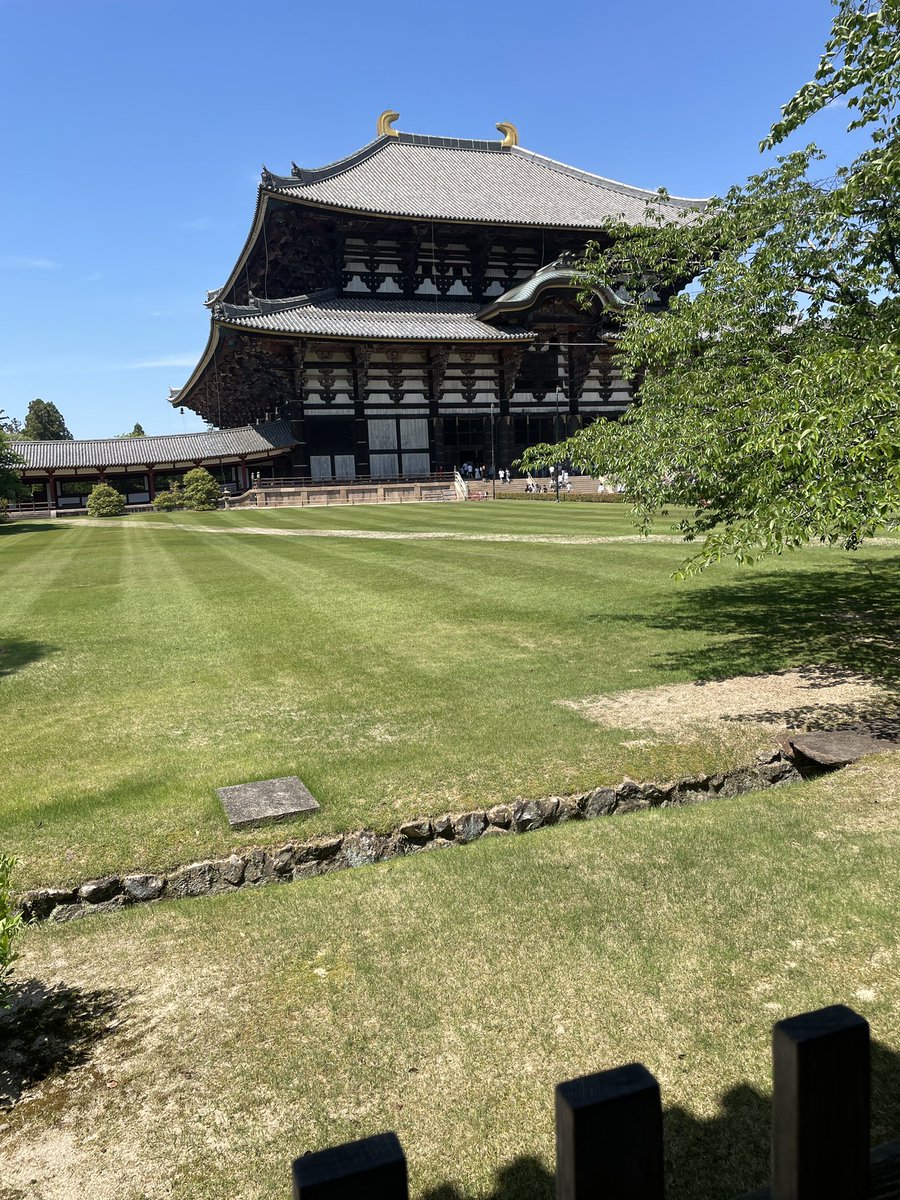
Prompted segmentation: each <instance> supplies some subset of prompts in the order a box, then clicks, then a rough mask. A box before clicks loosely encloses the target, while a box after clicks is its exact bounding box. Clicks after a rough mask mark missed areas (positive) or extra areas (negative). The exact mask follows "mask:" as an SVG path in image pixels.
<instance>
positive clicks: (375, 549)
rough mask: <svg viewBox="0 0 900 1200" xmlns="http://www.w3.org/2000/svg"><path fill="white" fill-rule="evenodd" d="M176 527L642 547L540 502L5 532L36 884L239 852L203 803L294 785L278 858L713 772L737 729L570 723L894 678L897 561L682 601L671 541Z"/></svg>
mask: <svg viewBox="0 0 900 1200" xmlns="http://www.w3.org/2000/svg"><path fill="white" fill-rule="evenodd" d="M179 525H186V526H189V527H192V526H198V527H210V528H215V529H218V530H233V531H238V530H240V529H241V528H246V527H248V526H258V527H263V528H266V529H269V530H272V531H279V530H281V531H287V532H289V531H290V530H291V529H295V530H304V529H305V530H313V531H315V530H318V531H323V532H325V531H331V532H334V531H339V530H348V531H352V530H356V531H367V530H368V531H379V530H381V531H385V532H403V531H406V532H416V531H420V532H448V533H458V534H467V535H485V534H516V535H525V534H530V535H541V536H545V535H563V536H576V537H583V536H618V535H622V534H628V533H630V532H631V527H630V525H629V523H628V518H627V514H626V512H625V511H624V509H622V508H620V507H619V506H617V505H616V506H606V505H603V506H601V505H583V506H579V505H574V504H571V505H560V506H558V507H557V506H556V505H551V504H536V503H534V504H529V503H526V502H523V503H521V504H511V503H508V504H496V505H490V504H481V505H476V504H472V505H421V504H420V505H404V506H380V507H377V506H373V507H365V508H364V507H358V508H333V509H317V510H308V509H307V510H296V509H293V510H287V509H281V510H273V511H268V512H238V513H201V514H176V515H175V516H166V515H150V516H147V517H143V516H141V517H135V518H130V519H128V520H127V521H126V522H124V523H122V524H120V525H111V526H108V527H99V526H95V525H89V524H86V523H83V522H79V521H59V522H54V523H44V524H34V525H19V524H15V525H10V526H6V527H4V528H3V529H2V530H0V579H2V588H0V646H2V653H0V711H2V716H3V720H4V728H5V738H4V742H5V751H4V769H3V771H2V773H0V825H2V829H3V846H4V849H7V850H11V851H12V852H13V853H15V854H16V855H18V856H19V857H20V859H21V861H22V865H21V868H20V873H19V882H20V884H21V886H28V885H30V884H32V883H37V882H41V883H54V882H63V881H69V880H80V879H84V878H85V877H89V876H90V875H93V874H99V873H102V872H105V871H120V870H128V869H140V868H157V869H162V868H165V867H167V866H171V865H174V864H177V863H179V862H185V861H188V860H190V859H192V858H194V857H197V856H202V855H206V854H218V853H221V852H223V851H226V852H227V850H229V849H230V848H231V847H233V846H235V845H236V844H237V841H236V838H235V835H234V834H232V833H230V831H229V830H228V828H227V825H226V823H225V821H224V818H223V816H222V814H221V811H220V809H219V807H218V802H217V799H216V796H215V793H214V789H215V787H217V786H221V785H223V784H231V783H238V782H242V781H244V780H250V779H260V778H267V777H271V776H278V775H286V774H299V775H300V777H301V778H303V779H304V780H305V781H306V783H307V784H308V785H309V786H310V787H311V789H312V790H313V792H314V793H315V794H316V795H317V796H318V797H319V799H320V800H321V802H322V811H321V813H319V814H317V815H316V816H315V817H314V818H311V819H309V820H307V821H305V822H304V823H303V824H302V825H297V826H285V827H283V829H282V831H280V832H283V833H284V834H285V835H290V834H293V833H296V832H297V831H298V830H300V829H302V830H304V831H309V832H312V831H318V830H342V829H348V828H356V827H360V826H365V825H369V826H373V827H376V828H384V827H389V826H391V825H393V824H395V823H396V822H397V820H398V819H400V818H404V817H409V816H413V815H415V814H416V813H417V812H420V811H421V812H431V813H434V812H442V811H445V810H447V809H459V808H464V807H468V806H471V805H472V804H476V803H477V804H478V805H484V804H487V803H490V802H495V801H497V800H500V799H508V798H511V797H513V796H516V795H540V794H545V793H547V792H551V791H559V790H565V789H570V790H577V789H580V788H583V787H587V786H592V785H596V784H599V783H603V782H609V781H613V780H616V781H618V780H620V779H621V778H622V777H623V776H624V775H626V774H627V775H632V776H635V777H637V778H648V777H653V776H661V777H669V776H672V775H677V774H685V773H689V772H691V771H694V770H698V769H709V768H714V767H719V766H722V765H724V764H725V763H726V762H727V761H733V760H735V759H737V758H740V757H741V756H742V755H744V754H745V753H746V752H747V749H748V748H747V746H746V745H745V744H744V742H743V741H742V736H741V734H740V731H739V730H736V731H735V733H734V736H733V737H732V738H730V739H729V740H728V741H727V742H724V743H723V742H722V740H721V739H720V738H714V737H712V736H710V737H708V738H706V739H703V740H700V741H696V742H692V743H686V744H682V743H679V742H675V741H672V742H669V743H665V742H663V743H660V744H657V745H654V746H652V747H647V746H642V745H634V744H629V743H633V742H634V741H635V738H634V735H633V732H632V731H629V730H627V729H615V730H610V729H603V728H600V727H598V726H596V725H593V724H591V723H589V722H588V721H586V720H585V719H583V718H582V717H580V716H578V715H576V714H575V713H574V712H572V711H570V710H567V709H565V708H563V707H560V706H559V704H558V703H556V701H559V700H561V699H567V698H569V699H571V698H579V697H583V696H586V695H590V694H595V693H607V692H616V691H620V690H622V689H626V688H635V687H645V686H647V687H649V686H655V685H658V684H665V683H669V682H673V681H678V680H692V679H709V678H715V677H721V676H729V675H734V674H739V673H746V672H758V671H768V670H773V669H778V668H781V667H785V666H789V665H795V664H804V663H817V662H823V663H839V664H844V665H850V666H853V667H856V668H861V669H863V670H866V671H869V672H870V673H872V674H873V675H878V676H881V677H885V676H887V677H891V676H892V674H893V673H895V672H896V669H897V664H896V659H897V655H896V651H895V649H894V646H895V644H896V633H897V614H898V608H900V606H898V578H900V573H898V570H897V567H898V565H900V556H898V554H897V551H896V550H895V549H893V548H891V547H876V548H873V549H870V550H866V551H863V552H861V553H859V554H857V555H854V556H848V555H844V554H841V553H840V552H836V551H826V550H814V551H810V552H807V553H805V554H803V555H795V556H791V557H789V558H787V559H785V560H783V561H780V562H776V563H773V564H771V565H764V566H763V567H761V568H759V569H756V570H753V571H749V570H745V571H737V570H736V569H734V568H731V567H723V568H721V569H717V570H715V571H713V572H710V573H709V574H707V575H706V576H704V577H703V578H701V579H695V580H689V581H687V582H685V583H673V581H672V579H671V574H672V572H673V571H674V570H675V568H676V567H677V565H678V563H679V562H680V561H681V559H682V557H683V555H684V550H685V548H684V547H683V546H680V545H678V544H663V543H650V544H634V543H632V542H611V543H607V544H595V545H590V544H553V543H552V542H550V543H548V542H546V541H544V542H527V541H511V542H503V541H479V540H475V538H474V536H473V540H465V539H461V540H451V541H446V540H444V541H442V540H406V541H404V540H400V541H391V540H378V539H373V538H351V537H346V538H344V537H340V536H337V537H309V536H296V537H292V536H262V535H256V534H252V533H245V534H239V533H238V532H233V533H230V534H229V533H226V532H223V533H206V532H204V531H203V529H202V528H196V529H194V528H188V529H178V528H176V526H179ZM837 616H839V617H840V618H841V619H840V620H837V619H836V617H837ZM857 618H858V619H859V620H861V621H863V622H864V624H863V626H861V627H858V626H856V625H852V624H851V625H848V624H847V623H846V622H847V621H848V620H849V621H851V622H852V621H855V620H857ZM256 836H257V838H258V837H259V836H261V835H256ZM262 836H265V835H262ZM268 836H272V835H268ZM253 840H254V839H253V837H252V836H251V837H249V838H245V844H246V841H253Z"/></svg>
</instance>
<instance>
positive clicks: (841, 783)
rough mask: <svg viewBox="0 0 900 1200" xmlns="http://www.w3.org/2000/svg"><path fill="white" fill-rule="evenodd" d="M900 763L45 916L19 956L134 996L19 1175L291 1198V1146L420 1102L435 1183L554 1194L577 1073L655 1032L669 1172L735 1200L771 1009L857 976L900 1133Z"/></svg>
mask: <svg viewBox="0 0 900 1200" xmlns="http://www.w3.org/2000/svg"><path fill="white" fill-rule="evenodd" d="M898 760H900V755H898V754H894V755H889V756H887V755H886V756H883V757H880V758H876V759H872V760H870V761H869V762H868V763H863V764H860V765H859V766H857V767H855V768H851V769H848V770H847V771H845V772H842V773H840V774H838V775H835V776H831V777H829V778H827V779H822V780H819V781H818V782H816V783H814V784H802V785H797V786H794V787H790V788H785V789H777V790H775V791H769V792H766V793H763V794H758V795H755V796H750V797H743V798H738V799H733V800H721V799H720V800H715V801H713V802H711V803H709V804H707V805H705V806H702V807H698V808H691V809H684V810H651V811H649V812H646V813H638V814H633V815H628V816H621V817H618V816H617V817H614V818H611V819H601V820H598V821H594V822H590V823H586V824H580V825H562V826H557V827H554V828H551V829H547V830H542V831H540V832H538V833H533V834H528V835H527V836H525V837H518V838H504V839H495V840H493V841H489V842H482V843H479V844H476V845H473V846H469V847H465V848H460V849H449V850H445V851H443V852H441V853H438V854H422V855H419V856H416V857H414V858H407V859H400V860H394V861H392V862H390V863H385V864H382V865H380V866H377V867H372V868H366V869H363V870H357V871H349V872H343V873H341V874H335V875H329V876H323V877H320V878H318V879H314V880H310V881H304V882H302V883H298V884H293V885H289V886H284V887H269V888H265V889H262V890H259V891H244V892H238V893H234V894H232V895H230V896H222V897H218V898H214V899H212V900H199V901H183V902H177V903H165V904H158V905H152V906H145V907H141V908H136V909H132V910H130V911H125V912H123V913H119V914H114V915H108V916H99V917H92V918H89V919H86V920H84V921H82V922H77V923H73V924H71V925H68V926H60V925H55V926H54V925H45V926H42V927H38V928H34V929H31V930H29V932H28V934H27V937H26V940H25V944H24V949H25V956H24V958H23V960H22V961H21V962H20V963H19V964H18V966H17V968H16V975H15V979H16V980H17V981H26V980H32V981H35V985H41V986H52V985H53V984H55V983H57V982H59V983H61V984H64V985H65V987H66V988H68V989H72V995H73V999H74V1000H75V1001H77V1003H78V1004H79V1005H80V1006H81V1007H82V1008H84V1009H86V1010H88V1011H90V1009H91V1006H92V1004H94V1003H96V1005H97V1006H98V1007H101V1008H102V1010H103V1012H104V1014H105V1015H103V1017H102V1019H99V1020H98V1022H97V1023H96V1025H95V1027H93V1028H91V1029H89V1030H88V1031H87V1032H85V1030H84V1029H83V1028H80V1029H79V1030H78V1031H77V1034H78V1037H79V1038H80V1039H81V1040H82V1042H85V1041H86V1042H87V1054H86V1059H85V1062H84V1064H83V1065H82V1066H80V1067H77V1068H75V1069H73V1070H71V1071H69V1072H68V1073H65V1074H57V1075H55V1076H52V1077H51V1078H49V1079H47V1080H45V1081H43V1082H42V1083H40V1084H39V1085H36V1084H34V1083H32V1084H31V1085H29V1086H26V1087H25V1092H24V1098H23V1101H22V1103H21V1104H20V1105H19V1106H18V1107H16V1108H14V1109H13V1110H12V1112H11V1113H9V1114H5V1115H3V1120H4V1129H3V1137H2V1139H0V1178H2V1179H3V1182H4V1186H5V1187H6V1188H8V1189H11V1191H10V1195H19V1194H27V1195H56V1194H62V1193H61V1192H60V1193H57V1191H54V1188H55V1187H56V1186H57V1183H58V1180H59V1178H60V1175H59V1172H60V1170H64V1176H63V1177H62V1178H64V1180H65V1188H66V1189H67V1190H66V1192H65V1194H66V1195H98V1196H107V1195H110V1196H112V1195H115V1196H117V1197H122V1198H123V1200H137V1197H140V1196H144V1195H153V1196H156V1195H159V1196H162V1195H165V1196H168V1197H171V1198H172V1200H188V1198H193V1197H197V1196H202V1197H204V1200H208V1198H219V1197H222V1198H224V1197H229V1196H240V1197H242V1200H275V1198H276V1197H280V1196H283V1195H285V1194H287V1191H288V1189H289V1175H288V1168H289V1162H290V1160H291V1158H292V1157H294V1156H296V1155H298V1154H301V1153H303V1152H304V1151H307V1150H312V1149H317V1148H320V1147H323V1146H326V1145H329V1144H334V1143H337V1142H340V1141H343V1140H346V1139H353V1138H357V1137H362V1136H365V1135H368V1134H373V1133H376V1132H381V1131H382V1130H385V1129H396V1130H397V1131H398V1133H399V1135H400V1137H401V1140H402V1142H403V1144H404V1146H405V1147H406V1150H407V1154H408V1157H409V1162H410V1174H411V1187H412V1192H413V1195H414V1196H415V1197H424V1196H428V1197H430V1198H431V1200H437V1194H436V1189H438V1188H443V1189H449V1190H442V1191H441V1192H440V1193H439V1195H440V1196H442V1197H444V1200H453V1198H454V1197H473V1198H477V1197H487V1196H491V1195H493V1196H495V1197H497V1200H500V1197H503V1200H549V1197H550V1195H552V1186H551V1183H550V1173H551V1172H552V1169H553V1141H552V1129H553V1125H552V1122H553V1116H552V1105H553V1087H554V1085H555V1084H556V1083H557V1082H558V1081H560V1080H561V1079H565V1078H571V1077H573V1076H576V1075H578V1074H582V1073H585V1072H589V1071H594V1070H600V1069H603V1068H607V1067H612V1066H617V1065H620V1064H621V1063H624V1062H627V1061H633V1060H635V1059H637V1060H640V1061H643V1062H644V1063H646V1065H647V1066H648V1067H649V1068H650V1069H651V1070H652V1071H653V1072H654V1073H655V1074H656V1075H657V1077H658V1078H659V1080H660V1083H661V1086H662V1094H663V1101H664V1105H665V1107H666V1109H667V1155H668V1159H669V1163H668V1168H669V1189H668V1195H669V1196H670V1198H671V1200H720V1198H721V1197H727V1196H736V1195H739V1194H743V1193H744V1192H746V1191H748V1190H750V1189H752V1188H754V1187H757V1186H760V1185H762V1184H764V1183H765V1181H766V1173H767V1158H768V1129H769V1125H768V1122H769V1113H768V1094H769V1081H770V1058H769V1036H770V1034H769V1031H770V1027H771V1024H772V1022H773V1021H775V1020H777V1019H779V1018H780V1017H782V1016H786V1015H789V1014H792V1013H796V1012H801V1011H805V1010H809V1009H812V1008H816V1007H820V1006H822V1005H826V1004H831V1003H835V1002H841V1003H847V1004H850V1005H851V1006H852V1007H854V1008H856V1009H857V1010H858V1011H860V1012H862V1013H863V1014H864V1015H865V1016H866V1017H867V1018H868V1019H869V1020H870V1022H871V1024H872V1030H873V1037H874V1038H875V1040H876V1042H877V1043H878V1044H877V1045H876V1048H875V1054H874V1058H873V1067H874V1073H875V1078H874V1105H873V1140H874V1141H875V1142H881V1141H885V1140H887V1139H889V1138H892V1137H895V1136H897V1135H898V1134H900V1097H898V1092H897V1088H896V1077H897V1070H898V1066H897V1064H898V1061H900V1059H898V1051H900V998H898V993H897V987H896V981H897V978H898V969H900V944H898V939H897V893H896V879H897V877H898V869H900V801H898V795H900V773H898V772H900V762H898ZM110 1006H112V1007H113V1009H114V1016H115V1018H116V1021H117V1022H120V1023H118V1024H114V1025H113V1026H112V1027H108V1025H107V1022H108V1020H109V1008H110ZM29 1069H30V1068H29V1064H28V1062H27V1061H26V1062H25V1063H24V1065H22V1066H21V1073H22V1074H23V1075H24V1078H25V1079H26V1080H27V1078H28V1072H29ZM4 1078H10V1079H11V1078H13V1076H12V1075H10V1076H8V1077H4ZM17 1078H18V1076H17ZM60 1164H63V1166H62V1167H61V1165H60ZM151 1181H152V1182H151Z"/></svg>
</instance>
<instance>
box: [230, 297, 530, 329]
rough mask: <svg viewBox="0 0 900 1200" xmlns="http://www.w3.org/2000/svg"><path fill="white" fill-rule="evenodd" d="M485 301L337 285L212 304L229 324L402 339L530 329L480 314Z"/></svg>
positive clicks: (251, 327) (254, 327)
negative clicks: (349, 290)
mask: <svg viewBox="0 0 900 1200" xmlns="http://www.w3.org/2000/svg"><path fill="white" fill-rule="evenodd" d="M480 307H481V306H480V305H478V304H476V303H474V302H467V301H465V300H456V301H447V300H403V299H399V298H398V299H393V298H385V299H381V298H380V297H377V296H375V297H362V296H337V295H336V293H335V292H334V291H333V290H326V291H320V292H314V293H313V294H312V295H310V296H291V297H288V298H286V299H284V300H261V299H254V300H253V301H252V303H250V304H223V303H221V301H217V302H214V303H213V305H212V311H213V317H214V318H215V319H216V320H217V321H220V322H224V323H225V324H228V325H239V326H241V327H244V328H247V329H259V330H267V331H271V332H276V333H298V334H308V335H313V336H315V335H319V336H321V337H348V338H373V339H396V340H401V341H465V342H497V341H521V340H523V339H528V338H530V337H531V336H532V335H531V334H529V333H527V332H526V331H525V330H524V329H510V328H507V329H496V328H494V326H493V325H488V324H486V323H485V322H484V321H480V320H478V315H477V314H478V310H479V308H480Z"/></svg>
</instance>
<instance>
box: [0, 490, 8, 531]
mask: <svg viewBox="0 0 900 1200" xmlns="http://www.w3.org/2000/svg"><path fill="white" fill-rule="evenodd" d="M8 520H9V501H8V500H7V499H6V497H5V496H0V525H5V524H6V522H7V521H8Z"/></svg>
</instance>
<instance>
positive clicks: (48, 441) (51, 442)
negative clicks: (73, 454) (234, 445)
mask: <svg viewBox="0 0 900 1200" xmlns="http://www.w3.org/2000/svg"><path fill="white" fill-rule="evenodd" d="M255 428H256V426H255V425H233V426H232V425H230V426H229V427H228V430H224V429H195V430H193V432H191V433H145V434H144V436H143V437H140V438H132V437H129V436H128V434H118V433H112V434H110V435H109V437H98V438H41V439H39V438H22V439H21V440H20V441H19V442H18V443H16V442H12V443H11V445H13V446H15V445H17V444H18V445H20V446H61V445H65V446H86V445H97V444H99V443H100V442H115V443H118V442H129V443H140V445H143V444H144V443H145V442H148V441H154V442H158V441H161V440H162V439H163V438H190V437H208V436H209V435H210V434H214V433H225V432H231V431H232V430H241V429H255Z"/></svg>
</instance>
